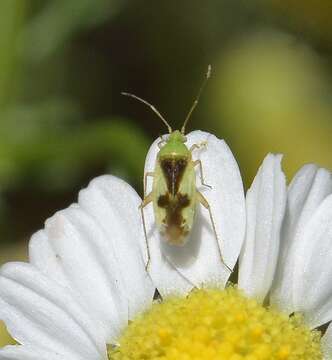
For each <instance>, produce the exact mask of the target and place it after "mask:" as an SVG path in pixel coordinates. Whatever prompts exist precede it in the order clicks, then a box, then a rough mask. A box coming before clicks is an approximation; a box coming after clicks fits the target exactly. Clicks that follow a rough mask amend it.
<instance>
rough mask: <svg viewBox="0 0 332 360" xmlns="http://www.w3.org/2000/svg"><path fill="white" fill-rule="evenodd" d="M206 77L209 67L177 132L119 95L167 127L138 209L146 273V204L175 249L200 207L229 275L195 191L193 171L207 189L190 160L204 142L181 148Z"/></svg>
mask: <svg viewBox="0 0 332 360" xmlns="http://www.w3.org/2000/svg"><path fill="white" fill-rule="evenodd" d="M210 74H211V66H209V67H208V71H207V74H206V77H205V79H204V81H203V84H202V85H201V87H200V89H199V92H198V95H197V97H196V99H195V101H194V102H193V105H192V106H191V108H190V110H189V113H188V115H187V116H186V118H185V121H184V123H183V126H182V128H181V131H179V130H175V131H173V130H172V128H171V126H170V125H169V124H168V122H167V121H166V120H165V118H164V117H163V116H162V115H161V114H160V112H159V111H158V110H157V109H156V108H155V107H154V106H153V105H151V104H150V103H148V102H147V101H145V100H143V99H141V98H139V97H138V96H136V95H133V94H130V93H125V92H123V93H122V94H123V95H126V96H129V97H132V98H134V99H136V100H138V101H140V102H142V103H144V104H145V105H147V106H149V107H150V108H151V110H152V111H153V112H154V113H155V114H156V115H157V116H158V117H159V118H160V119H161V120H162V121H163V123H164V124H165V125H166V126H167V129H168V132H169V135H168V137H167V138H163V137H161V141H160V142H159V143H158V147H159V152H158V154H157V158H156V163H155V168H154V171H153V172H147V173H145V175H144V198H143V201H142V204H141V205H140V207H139V208H140V211H141V215H142V221H143V227H144V234H145V240H146V248H147V255H148V256H147V263H146V270H148V267H149V263H150V250H149V241H148V236H147V231H146V225H145V218H144V208H145V207H146V206H147V205H149V204H150V203H152V204H153V210H154V216H155V221H156V224H157V226H158V228H159V231H160V233H161V234H162V235H163V237H164V238H165V240H166V241H167V243H169V244H171V245H175V246H181V245H184V244H185V243H186V242H187V240H188V238H189V234H190V231H191V229H192V227H193V223H194V218H195V213H196V206H197V204H201V205H202V206H203V207H204V208H205V209H206V210H207V211H208V212H209V216H210V221H211V224H212V228H213V232H214V235H215V238H216V241H217V244H218V249H219V254H220V259H221V262H222V264H223V265H225V266H226V267H227V269H228V270H229V271H231V272H232V270H231V269H230V268H229V267H228V266H227V265H226V264H225V262H224V260H223V256H222V250H221V248H220V244H219V241H218V235H217V232H216V227H215V223H214V220H213V216H212V212H211V208H210V205H209V203H208V201H207V199H206V198H205V197H204V196H203V194H202V193H201V192H200V191H199V190H198V189H197V187H196V172H195V168H196V167H198V169H199V172H200V179H201V184H202V185H204V186H207V187H209V188H211V187H210V186H209V185H207V184H205V182H204V176H203V166H202V162H201V160H199V159H198V160H193V157H192V152H193V151H194V150H195V149H199V148H201V147H204V146H206V145H207V142H202V143H199V144H194V145H192V146H191V147H190V148H188V147H187V146H186V144H185V143H186V142H187V138H186V136H185V128H186V125H187V123H188V120H189V119H190V117H191V114H192V113H193V111H194V109H195V107H196V106H197V104H198V100H199V98H200V96H201V93H202V90H203V88H204V86H205V84H206V82H207V81H208V79H209V77H210ZM148 177H152V178H153V185H152V191H151V192H150V193H149V194H146V187H147V178H148Z"/></svg>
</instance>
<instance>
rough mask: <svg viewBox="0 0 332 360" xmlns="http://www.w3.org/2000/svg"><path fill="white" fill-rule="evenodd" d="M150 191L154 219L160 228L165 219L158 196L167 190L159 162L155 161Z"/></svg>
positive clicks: (164, 193) (163, 209) (164, 210)
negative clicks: (151, 192) (151, 193)
mask: <svg viewBox="0 0 332 360" xmlns="http://www.w3.org/2000/svg"><path fill="white" fill-rule="evenodd" d="M152 191H153V195H152V196H153V210H154V216H155V221H156V224H157V226H158V228H159V229H160V230H161V229H162V228H163V224H164V221H165V219H166V209H165V208H162V207H160V206H158V199H159V197H160V196H163V195H166V194H167V193H168V190H167V183H166V180H165V177H164V175H163V172H162V169H161V167H160V164H159V162H157V163H156V166H155V170H154V177H153V187H152Z"/></svg>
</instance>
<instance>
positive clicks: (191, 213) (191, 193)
mask: <svg viewBox="0 0 332 360" xmlns="http://www.w3.org/2000/svg"><path fill="white" fill-rule="evenodd" d="M178 192H179V193H180V194H182V195H187V197H188V200H189V201H190V202H189V205H188V206H186V207H185V208H183V209H182V216H183V219H184V220H185V222H186V224H185V225H186V227H187V229H188V231H190V230H191V228H192V226H193V222H194V217H195V209H196V173H195V169H194V164H193V161H190V162H189V163H188V165H187V167H186V170H185V172H184V174H183V178H182V181H181V183H180V186H179V191H178Z"/></svg>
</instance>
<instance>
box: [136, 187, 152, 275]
mask: <svg viewBox="0 0 332 360" xmlns="http://www.w3.org/2000/svg"><path fill="white" fill-rule="evenodd" d="M150 202H152V192H150V194H149V195H147V196H145V197H144V199H143V201H142V203H141V205H140V206H139V209H140V210H141V216H142V223H143V229H144V237H145V244H146V252H147V257H148V260H147V262H146V264H145V270H146V271H148V268H149V264H150V248H149V241H148V236H147V233H146V225H145V217H144V210H143V209H144V208H145V206H146V205H148V204H149V203H150Z"/></svg>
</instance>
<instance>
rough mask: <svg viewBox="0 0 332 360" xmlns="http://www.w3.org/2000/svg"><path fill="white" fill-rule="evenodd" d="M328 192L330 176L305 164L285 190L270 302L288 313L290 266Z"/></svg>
mask: <svg viewBox="0 0 332 360" xmlns="http://www.w3.org/2000/svg"><path fill="white" fill-rule="evenodd" d="M330 193H332V178H331V174H330V173H329V172H328V171H327V170H325V169H319V168H317V167H316V166H315V165H306V166H304V167H303V168H302V169H300V171H299V172H298V173H297V174H296V175H295V177H294V179H293V180H292V182H291V184H290V186H289V189H288V201H287V207H286V216H285V221H284V225H283V230H282V239H281V248H280V256H279V263H278V267H277V272H276V276H275V282H274V284H273V289H272V293H271V302H272V303H274V304H276V305H278V306H279V307H280V308H281V309H282V310H283V311H285V312H288V313H291V312H293V311H294V306H293V281H294V279H293V263H294V260H293V259H294V256H295V255H296V253H297V247H298V245H301V243H302V238H303V229H304V227H305V226H306V224H307V223H308V221H309V220H310V218H311V217H312V215H313V213H314V212H315V210H316V209H317V207H318V206H319V205H320V204H321V202H322V201H323V200H324V199H325V198H326V196H328V195H329V194H330Z"/></svg>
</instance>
